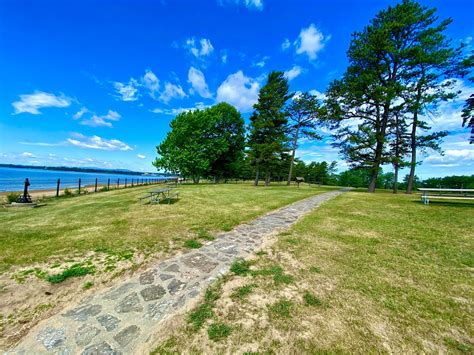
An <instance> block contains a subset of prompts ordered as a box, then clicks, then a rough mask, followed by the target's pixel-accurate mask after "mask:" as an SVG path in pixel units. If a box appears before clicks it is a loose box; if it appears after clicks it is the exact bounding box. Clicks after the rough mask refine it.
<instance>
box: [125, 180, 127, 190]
mask: <svg viewBox="0 0 474 355" xmlns="http://www.w3.org/2000/svg"><path fill="white" fill-rule="evenodd" d="M125 188H127V178H125Z"/></svg>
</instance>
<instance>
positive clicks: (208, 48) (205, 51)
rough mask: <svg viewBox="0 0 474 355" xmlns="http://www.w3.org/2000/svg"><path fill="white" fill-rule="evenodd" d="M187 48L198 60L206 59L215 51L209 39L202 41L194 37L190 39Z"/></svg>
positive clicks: (186, 44) (202, 39)
mask: <svg viewBox="0 0 474 355" xmlns="http://www.w3.org/2000/svg"><path fill="white" fill-rule="evenodd" d="M185 48H187V49H188V50H189V51H190V52H191V54H192V55H194V56H195V57H196V58H201V57H206V56H208V55H210V54H211V53H212V52H213V51H214V47H213V46H212V43H211V41H210V40H209V39H207V38H201V39H200V40H196V39H195V38H194V37H191V38H188V39H187V40H186V43H185Z"/></svg>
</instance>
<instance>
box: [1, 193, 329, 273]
mask: <svg viewBox="0 0 474 355" xmlns="http://www.w3.org/2000/svg"><path fill="white" fill-rule="evenodd" d="M154 188H156V186H154V187H153V186H148V187H138V188H130V189H122V190H115V191H109V192H101V193H96V194H88V195H84V196H78V197H71V198H59V199H54V198H53V199H49V200H47V201H46V206H43V207H39V208H34V209H25V208H21V209H14V208H8V209H0V271H5V270H7V269H8V268H9V267H11V266H12V265H28V264H30V263H34V262H46V261H48V259H49V258H51V257H67V256H72V255H81V254H85V253H87V252H89V251H95V250H107V252H108V253H120V252H123V251H125V250H130V249H132V250H137V251H145V252H146V253H149V254H150V253H154V252H165V253H166V252H170V251H172V249H173V248H183V247H184V245H185V241H186V240H188V239H189V238H195V237H197V238H201V239H212V234H214V233H216V232H218V231H222V230H229V229H232V228H233V227H234V226H235V225H237V224H239V223H242V222H245V221H249V220H251V219H253V218H255V217H256V216H258V215H261V214H264V213H266V212H268V211H270V210H272V209H275V208H278V207H281V206H283V205H285V204H289V203H291V202H294V201H297V200H299V199H301V198H305V197H308V196H310V195H313V194H316V193H319V192H323V191H324V188H314V187H307V186H302V187H300V188H299V189H298V188H297V187H296V186H291V187H286V186H284V185H274V186H270V187H268V188H265V187H257V188H255V187H253V186H251V185H250V184H219V185H214V184H200V185H183V186H180V187H178V189H177V191H179V193H180V199H179V200H177V201H174V203H172V204H170V205H168V204H160V205H148V204H144V203H143V202H139V200H138V198H139V197H140V196H143V195H145V193H146V192H147V191H149V190H152V189H154Z"/></svg>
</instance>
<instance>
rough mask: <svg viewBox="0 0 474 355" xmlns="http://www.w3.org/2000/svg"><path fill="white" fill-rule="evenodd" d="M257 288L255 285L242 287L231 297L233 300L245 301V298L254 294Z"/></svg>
mask: <svg viewBox="0 0 474 355" xmlns="http://www.w3.org/2000/svg"><path fill="white" fill-rule="evenodd" d="M255 287H256V285H255V284H249V285H245V286H242V287H239V288H237V289H236V290H235V291H234V292H233V293H232V295H231V297H232V298H239V299H241V300H243V299H244V298H245V297H247V296H248V295H249V294H250V293H252V290H253V289H254V288H255Z"/></svg>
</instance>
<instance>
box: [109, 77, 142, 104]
mask: <svg viewBox="0 0 474 355" xmlns="http://www.w3.org/2000/svg"><path fill="white" fill-rule="evenodd" d="M139 86H140V84H139V83H138V81H137V80H136V79H133V78H131V79H130V81H129V82H128V84H127V85H125V84H123V83H121V82H118V81H116V82H115V83H114V87H115V90H117V93H118V94H119V95H120V96H119V98H120V99H121V100H122V101H136V100H138V87H139Z"/></svg>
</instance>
